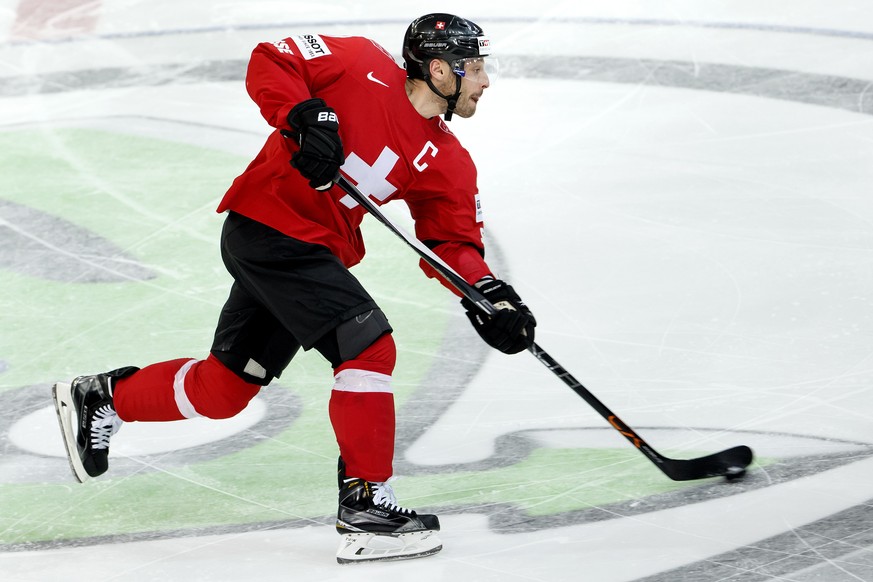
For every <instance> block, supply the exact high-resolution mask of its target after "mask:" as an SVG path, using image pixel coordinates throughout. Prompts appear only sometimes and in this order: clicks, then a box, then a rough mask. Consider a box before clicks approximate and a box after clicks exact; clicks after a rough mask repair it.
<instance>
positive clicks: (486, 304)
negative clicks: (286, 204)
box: [337, 175, 753, 481]
mask: <svg viewBox="0 0 873 582" xmlns="http://www.w3.org/2000/svg"><path fill="white" fill-rule="evenodd" d="M337 185H338V186H339V187H340V188H341V189H342V190H343V191H345V192H346V194H348V195H349V196H351V197H352V198H353V199H354V200H355V202H357V203H358V204H360V205H361V206H363V207H364V209H366V211H367V212H369V213H370V214H371V215H372V216H373V217H374V218H375V219H376V220H378V221H379V222H381V223H382V224H384V225H385V226H386V227H388V229H389V230H390V231H391V232H393V233H394V234H396V235H397V236H398V237H400V238H401V239H403V241H404V242H406V244H407V245H409V246H410V247H411V248H412V249H413V250H414V251H415V252H416V253H418V255H419V256H420V257H421V258H422V259H424V261H425V262H426V263H427V264H428V265H430V266H431V267H433V268H434V270H436V272H437V273H439V274H440V276H442V277H443V278H444V279H446V281H448V282H449V283H450V284H451V285H452V286H453V287H455V288H456V289H457V290H458V291H459V292H460V293H461V294H462V295H463V296H464V297H466V298H467V299H469V300H470V301H472V302H473V303H475V304H476V305H477V306H478V307H479V308H480V309H481V310H482V311H483V312H485V313H486V314H489V315H490V314H493V313H494V312H495V311H496V308H495V307H494V306H493V305H492V304H491V302H490V301H488V300H487V299H486V298H485V297H484V296H483V295H482V294H481V293H479V291H478V290H477V289H476V288H475V287H474V286H472V285H470V284H469V283H467V282H466V281H465V280H464V279H462V278H461V276H460V275H458V274H457V273H456V272H455V270H454V269H452V268H451V267H450V266H449V265H447V264H446V263H445V262H444V261H443V260H442V259H440V258H439V257H438V256H437V255H436V254H435V253H434V252H433V251H431V250H430V249H429V248H428V247H426V246H425V245H424V244H423V243H422V242H421V241H419V240H418V239H417V238H415V237H414V236H412V235H410V234H408V233H406V232H405V231H404V230H402V229H401V228H399V227H398V226H397V225H395V224H394V223H393V222H392V221H391V220H390V219H389V218H388V217H386V216H385V215H384V214H382V211H381V210H379V207H378V206H377V205H376V204H375V203H374V202H373V201H372V200H370V199H369V197H367V196H365V195H364V194H363V193H361V191H360V190H358V188H357V187H356V186H355V185H353V184H352V183H351V182H349V181H348V180H347V179H346V178H345V176H342V175H340V178H339V180H338V181H337ZM529 350H530V352H531V353H532V354H533V355H534V356H535V357H536V359H537V360H539V361H540V362H541V363H542V364H543V365H544V366H545V367H546V368H548V369H549V370H550V371H551V372H552V373H553V374H555V375H556V376H557V377H558V378H560V379H561V380H563V382H564V383H565V384H566V385H567V386H569V387H570V389H571V390H573V391H574V392H575V393H576V394H578V395H579V396H581V397H582V399H583V400H584V401H585V402H587V403H588V404H589V405H590V406H591V407H592V408H593V409H594V410H596V411H597V412H598V414H600V416H602V417H603V418H605V419H606V420H607V422H609V424H610V425H611V426H612V427H613V428H614V429H615V430H617V431H618V432H619V434H621V435H622V436H624V437H625V438H626V439H627V440H628V441H629V442H630V443H631V444H633V445H634V446H635V447H636V448H637V449H638V450H639V451H640V452H641V453H642V454H643V455H645V456H646V457H647V458H648V459H649V460H650V461H652V462H653V463H654V464H655V465H656V466H657V467H658V468H659V469H660V470H661V471H662V472H663V473H664V474H665V475H667V477H669V478H670V479H673V480H674V481H691V480H694V479H705V478H707V477H722V476H723V477H726V478H727V479H728V480H734V479H739V478H740V477H742V476H743V475H745V473H746V467H748V466H749V465H750V464H751V462H752V459H753V454H752V449H750V448H749V447H747V446H745V445H740V446H737V447H733V448H730V449H725V450H724V451H721V452H718V453H714V454H712V455H707V456H705V457H698V458H695V459H670V458H668V457H665V456H664V455H662V454H660V453H659V452H658V451H656V450H655V449H653V448H652V447H651V446H650V445H649V444H648V443H647V442H646V441H645V440H643V438H642V437H641V436H639V435H638V434H637V433H636V431H634V430H633V429H632V428H631V427H629V426H628V425H627V424H625V422H624V421H623V420H621V419H620V418H619V417H618V416H617V415H616V414H615V413H614V412H612V411H611V410H610V409H609V408H608V407H607V406H606V405H605V404H603V403H602V402H601V401H600V400H598V398H597V397H596V396H594V394H592V393H591V392H589V391H588V389H587V388H585V386H583V385H582V383H581V382H579V381H578V380H577V379H576V378H574V377H573V376H572V374H570V372H568V371H567V370H566V369H565V368H564V367H563V366H561V364H559V363H558V362H557V361H555V359H554V358H553V357H552V356H550V355H549V354H548V353H547V352H546V351H545V350H544V349H542V348H541V347H540V346H539V345H537V344H536V342H534V344H533V345H532V346H531V347H530V348H529Z"/></svg>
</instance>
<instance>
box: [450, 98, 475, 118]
mask: <svg viewBox="0 0 873 582" xmlns="http://www.w3.org/2000/svg"><path fill="white" fill-rule="evenodd" d="M475 114H476V102H475V101H469V102H468V103H465V104H464V106H463V107H458V108H457V109H455V115H457V116H458V117H463V118H465V119H467V118H469V117H473V115H475Z"/></svg>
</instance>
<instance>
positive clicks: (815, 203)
mask: <svg viewBox="0 0 873 582" xmlns="http://www.w3.org/2000/svg"><path fill="white" fill-rule="evenodd" d="M431 10H441V11H442V10H446V11H454V12H457V13H460V14H462V15H465V16H468V17H470V18H472V19H474V20H476V21H477V22H479V23H480V24H482V25H483V26H485V27H486V28H487V29H488V31H489V32H490V34H491V36H492V38H493V39H494V43H495V46H496V48H497V52H498V54H499V55H500V58H501V68H502V75H501V78H500V79H499V81H498V82H497V83H495V84H494V86H493V87H491V88H490V89H489V90H488V91H486V93H485V96H484V97H483V99H482V101H481V103H480V106H479V112H478V113H477V115H476V117H475V118H473V119H471V120H455V121H454V122H452V129H453V130H454V131H455V132H456V133H457V134H458V136H459V137H460V138H461V140H462V141H463V142H464V144H465V146H466V147H467V148H468V149H469V150H470V151H471V153H472V154H473V157H474V159H475V160H476V162H477V166H478V169H479V179H480V182H479V186H480V190H481V191H482V194H483V200H484V204H485V206H484V208H485V213H486V214H485V219H486V224H487V229H488V230H487V235H486V236H487V240H488V244H489V256H488V258H489V262H492V263H493V265H495V266H496V267H497V269H498V270H499V271H500V273H501V274H502V275H504V276H505V277H506V278H507V279H509V280H511V281H512V283H513V285H514V286H515V287H516V289H517V290H518V291H519V292H520V294H521V295H522V296H523V297H524V298H525V300H526V301H527V302H528V304H530V305H531V307H532V308H533V310H534V312H535V313H536V316H537V319H538V322H539V325H538V328H537V329H538V331H537V340H538V342H539V343H540V344H541V345H542V346H543V347H545V348H546V349H547V350H549V352H550V353H551V354H552V355H553V356H554V357H555V358H556V359H557V360H558V361H559V362H561V363H562V364H563V365H564V366H565V367H567V369H569V370H570V371H571V372H572V373H573V374H574V375H575V376H577V377H578V378H579V379H580V380H581V381H582V382H583V383H584V384H585V385H586V387H588V388H589V389H590V390H591V391H592V392H594V393H595V394H596V395H597V396H598V397H599V398H601V399H602V400H603V401H604V402H605V403H606V404H607V405H608V406H610V407H611V408H613V409H614V410H615V411H616V412H617V413H618V414H620V415H621V417H622V418H623V419H624V420H625V421H626V422H627V423H629V424H630V425H631V426H633V427H634V428H636V429H637V430H638V431H639V432H640V433H641V434H643V435H644V436H645V438H646V439H647V440H648V441H649V442H650V444H652V445H653V446H654V447H656V448H657V449H658V450H659V451H661V452H663V453H664V454H667V455H669V456H673V457H676V458H689V457H693V456H698V455H702V454H707V453H709V452H714V451H716V450H720V449H724V448H727V447H730V446H734V445H737V444H748V445H750V446H752V447H753V448H754V449H755V451H756V453H757V455H758V459H759V464H756V465H755V466H754V467H753V469H752V471H751V472H750V474H749V476H748V478H747V479H746V480H745V481H744V482H741V483H734V484H725V483H722V482H720V481H707V482H702V483H692V484H684V485H677V484H674V483H672V482H669V481H668V480H666V478H665V477H664V476H663V475H661V473H660V472H659V471H657V469H656V468H655V467H653V466H651V464H650V463H648V461H646V460H645V459H644V458H643V457H642V456H641V455H639V454H638V452H637V451H634V450H633V449H632V448H631V447H629V445H628V443H627V442H626V441H625V440H624V439H623V438H622V437H621V436H620V435H618V434H617V433H615V432H614V431H612V430H611V429H609V427H608V426H607V425H606V424H605V422H604V421H603V419H602V418H601V417H600V416H598V415H597V414H596V413H594V412H593V411H592V410H591V409H590V408H589V407H588V406H587V405H586V404H585V403H584V402H583V401H581V400H580V399H579V398H578V396H576V395H575V394H573V393H572V392H571V391H570V390H568V389H567V388H566V387H565V386H564V385H563V384H562V383H561V382H560V381H559V380H558V379H557V378H555V377H554V376H553V375H552V374H551V373H550V372H549V371H548V370H546V369H544V368H543V367H542V365H540V364H539V363H538V362H537V361H536V360H535V359H534V358H532V357H530V356H529V355H527V354H520V355H518V356H515V357H511V358H509V357H503V356H501V355H499V354H496V353H488V352H487V351H485V350H484V349H483V348H482V346H481V344H480V343H479V342H478V340H477V338H476V337H475V336H474V335H473V334H472V332H471V331H470V330H469V329H468V326H467V323H466V320H465V318H463V316H462V315H461V314H460V310H459V309H458V307H457V304H456V301H455V300H454V298H452V297H450V296H448V294H446V293H445V292H444V291H443V290H442V289H441V288H440V287H439V286H436V285H433V284H432V283H429V282H427V281H423V278H422V277H420V275H419V274H418V273H417V268H416V264H415V263H416V259H415V257H413V256H412V255H411V254H409V253H408V252H407V251H406V250H405V249H403V248H401V247H402V245H400V243H399V242H398V241H396V240H394V239H393V238H391V236H390V235H388V234H387V233H385V232H383V230H382V229H381V228H380V227H379V225H377V224H367V225H365V227H366V228H365V236H366V237H367V240H368V249H369V252H370V254H369V255H368V259H367V261H365V264H364V265H362V266H361V277H362V279H365V280H366V282H367V284H368V287H370V288H371V290H372V291H373V294H374V296H375V297H376V298H377V300H378V301H379V302H380V304H382V305H383V307H385V308H386V310H387V311H388V312H389V315H390V316H391V319H392V323H393V324H394V326H395V328H396V329H395V331H396V335H397V338H398V345H399V348H400V365H399V367H398V373H397V383H396V389H397V393H398V404H399V419H398V441H399V442H398V455H397V463H396V467H397V472H398V473H399V474H400V476H401V477H402V478H401V479H400V480H399V481H398V483H397V484H396V487H395V488H396V490H397V491H398V494H399V496H400V501H401V502H402V503H404V504H407V505H409V506H411V507H417V508H426V509H430V510H434V511H436V512H438V513H440V516H441V520H442V523H443V532H442V536H441V537H442V539H443V542H444V546H445V549H444V550H443V551H442V552H441V553H440V554H438V555H437V556H434V557H430V558H427V559H423V560H419V561H411V562H408V563H391V564H370V565H365V566H354V567H340V566H338V565H337V564H336V563H335V559H334V553H335V550H336V546H337V544H338V539H337V535H336V533H335V532H334V530H333V528H332V527H331V513H332V512H333V511H334V509H335V505H334V504H335V500H334V498H333V495H334V493H333V492H334V490H333V486H334V485H333V478H334V477H333V464H334V463H335V454H336V452H335V445H333V444H332V441H331V439H332V435H331V433H330V428H329V425H328V422H327V417H326V399H327V391H328V390H329V385H330V370H329V369H328V366H327V364H326V363H325V362H324V361H323V360H320V359H319V358H318V357H317V356H314V355H312V354H306V355H304V356H301V357H300V358H298V359H296V360H295V362H294V363H293V364H292V367H291V368H289V370H288V373H287V374H286V375H283V377H282V379H281V382H278V383H276V385H274V386H271V387H270V388H269V389H267V390H265V391H264V392H263V393H262V397H263V398H259V399H258V400H256V401H255V403H254V404H253V406H252V407H251V408H250V409H249V410H248V411H247V412H246V413H244V414H243V415H241V416H240V417H238V418H236V419H233V420H231V421H227V422H225V423H215V424H213V423H209V422H208V421H205V420H204V421H202V422H201V423H200V424H198V423H190V424H186V423H176V424H173V425H142V426H140V425H129V426H126V427H124V428H123V429H122V432H121V433H119V435H118V440H117V441H115V440H114V441H113V443H114V445H113V446H114V448H113V470H114V473H113V470H110V475H108V476H107V477H105V478H103V479H101V480H96V481H94V482H91V483H87V484H85V485H81V486H79V485H77V484H76V483H74V481H73V480H72V477H71V476H70V474H69V469H68V467H67V466H66V461H65V460H64V459H62V458H60V457H59V455H60V454H61V453H60V452H59V451H60V448H59V447H60V440H59V435H58V434H57V428H56V426H55V425H54V424H53V423H54V418H53V417H52V411H51V408H50V402H49V400H48V394H49V387H50V385H51V383H52V382H54V381H57V380H62V379H66V380H69V379H70V378H71V377H72V376H74V375H76V374H79V373H85V372H90V371H96V370H100V369H110V368H114V367H118V366H120V365H127V364H129V363H135V364H137V365H143V364H146V363H149V362H151V361H158V360H159V359H166V358H169V357H182V356H185V357H200V356H202V355H203V354H204V352H205V350H206V349H207V348H208V346H209V344H210V341H211V333H212V326H213V325H214V321H215V317H216V315H217V312H218V309H219V307H220V305H221V304H222V302H223V300H224V297H225V296H226V293H227V289H228V286H229V278H228V277H227V275H226V274H225V273H224V272H223V269H222V267H221V264H220V260H219V259H218V257H217V255H218V253H217V234H218V231H219V229H220V224H221V219H220V217H218V216H216V215H214V213H213V212H212V210H213V209H214V207H215V205H216V202H217V200H218V198H219V197H220V196H221V194H222V193H223V192H224V190H225V189H226V187H227V186H228V184H229V183H230V180H232V179H233V177H234V176H235V175H236V174H238V173H239V172H240V171H241V170H242V169H243V168H244V167H245V164H246V163H247V162H248V160H249V159H250V158H251V156H252V155H254V153H256V152H257V150H258V148H259V147H260V144H261V142H262V140H263V137H264V136H265V135H266V132H267V129H268V128H267V127H266V125H265V123H264V122H263V120H262V119H261V118H260V116H259V113H258V111H257V108H256V107H255V106H254V104H253V103H252V102H251V101H250V99H249V98H248V96H247V95H246V93H245V87H244V84H243V77H242V76H243V73H244V70H245V63H246V60H247V58H248V55H249V53H250V51H251V49H252V48H253V46H254V45H255V44H256V43H257V42H260V41H264V40H276V39H279V38H283V37H285V36H288V35H289V34H291V32H301V31H302V32H310V31H314V32H324V33H329V34H363V35H366V36H370V37H372V38H374V39H376V40H377V41H379V42H380V43H382V44H383V45H384V46H386V47H388V48H389V49H390V50H392V51H395V52H397V51H398V50H399V39H400V36H401V35H402V32H403V30H404V27H405V23H406V22H408V21H409V20H410V19H411V18H413V17H415V16H418V15H420V14H422V13H425V12H428V11H431ZM871 49H873V7H871V6H870V5H869V2H866V1H864V0H844V1H842V2H838V3H836V4H834V3H833V2H830V3H826V2H823V1H821V0H802V1H795V2H788V1H787V0H778V1H775V2H768V3H761V2H753V1H751V0H743V1H737V2H716V3H713V2H705V3H701V2H697V1H691V0H669V1H668V0H661V1H658V2H650V3H640V2H633V1H630V0H627V1H625V0H617V1H610V2H605V1H601V0H595V1H591V2H547V3H526V2H517V1H513V0H509V1H503V2H480V3H476V4H474V5H471V4H469V3H461V2H455V1H449V2H443V3H425V4H414V3H413V4H410V3H401V2H392V1H386V0H382V1H378V2H367V3H352V2H347V1H339V0H334V1H330V2H318V3H280V2H260V1H259V2H223V3H209V4H208V6H207V5H206V4H205V3H202V2H192V1H190V0H175V1H173V2H165V1H150V2H145V1H142V0H124V1H120V0H104V1H102V2H84V1H77V0H66V1H63V2H62V1H54V2H36V1H35V0H20V1H12V0H6V1H3V2H0V79H2V82H0V241H2V250H0V286H2V288H3V293H2V294H0V307H2V311H0V313H2V315H0V329H2V333H0V450H2V453H3V454H2V457H0V532H2V535H0V579H2V580H4V582H5V581H7V580H9V581H16V582H18V581H22V582H23V581H28V582H30V581H45V580H56V579H65V580H71V581H76V580H125V581H137V580H143V581H145V580H155V579H162V580H210V581H213V580H264V581H270V580H287V579H295V580H340V579H346V578H347V577H348V576H354V577H355V578H356V579H360V580H384V579H389V578H390V579H398V580H406V579H410V580H411V579H416V580H424V581H429V580H434V581H436V580H450V579H454V580H473V581H479V580H482V581H488V580H519V581H522V580H523V581H532V580H536V581H557V580H583V579H584V580H593V581H597V582H610V581H615V582H619V581H643V580H645V581H648V582H666V581H668V580H669V581H675V580H683V581H684V580H688V581H693V582H698V581H699V582H709V581H716V580H743V581H758V580H795V581H804V582H805V581H813V580H815V581H825V582H842V581H844V580H845V581H850V580H873V560H871V551H870V548H871V547H873V535H871V531H873V530H871V529H870V526H869V523H870V518H871V512H870V510H869V505H870V500H871V499H873V486H871V485H870V483H871V481H873V479H871V477H873V460H871V458H870V456H871V454H870V453H871V442H873V441H871V437H870V434H871V428H873V413H871V410H873V406H871V405H873V396H871V390H870V384H871V380H873V361H871V354H873V292H871V289H873V226H871V225H873V197H871V196H870V192H871V187H870V185H871V184H873V164H871V160H873V118H871V113H873V90H871V86H873V50H871ZM398 206H400V205H398ZM386 212H389V213H390V214H391V215H392V216H397V217H400V216H401V215H402V212H403V209H402V207H401V208H399V209H398V208H396V207H393V205H388V206H387V207H386ZM401 219H402V218H401ZM115 443H117V446H116V445H115Z"/></svg>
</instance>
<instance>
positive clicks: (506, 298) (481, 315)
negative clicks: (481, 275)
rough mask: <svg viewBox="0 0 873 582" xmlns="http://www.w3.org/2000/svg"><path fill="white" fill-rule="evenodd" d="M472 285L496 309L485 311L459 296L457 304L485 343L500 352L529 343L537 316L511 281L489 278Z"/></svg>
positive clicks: (521, 347)
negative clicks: (490, 312) (461, 307)
mask: <svg viewBox="0 0 873 582" xmlns="http://www.w3.org/2000/svg"><path fill="white" fill-rule="evenodd" d="M476 287H477V288H478V289H479V292H480V293H481V294H482V295H484V296H485V298H486V299H487V300H488V301H490V302H491V304H492V305H494V307H496V308H497V313H495V314H494V315H487V314H486V313H485V312H484V311H482V310H481V309H480V308H479V307H477V306H476V304H475V303H473V302H472V301H470V300H469V299H467V298H464V299H462V300H461V305H463V306H464V308H465V309H466V310H467V318H468V319H469V320H470V323H472V324H473V328H474V329H475V330H476V331H477V332H478V333H479V336H480V337H481V338H482V339H483V340H485V343H487V344H488V345H489V346H491V347H492V348H496V349H498V350H500V351H501V352H503V353H504V354H517V353H518V352H520V351H522V350H525V349H527V348H529V347H530V346H532V345H533V342H534V328H535V327H536V325H537V320H536V319H535V318H534V316H533V313H531V311H530V309H528V307H527V305H525V304H524V301H522V300H521V297H519V296H518V293H516V292H515V290H514V289H513V288H512V285H509V284H507V283H505V282H504V281H501V280H500V279H490V278H489V279H483V280H481V281H479V282H478V283H476Z"/></svg>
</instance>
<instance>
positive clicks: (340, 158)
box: [288, 99, 346, 190]
mask: <svg viewBox="0 0 873 582" xmlns="http://www.w3.org/2000/svg"><path fill="white" fill-rule="evenodd" d="M288 125H290V126H291V129H293V130H294V135H293V137H295V138H296V139H297V143H299V144H300V150H299V151H296V152H294V154H293V155H292V156H291V165H292V166H294V167H295V168H297V171H298V172H300V174H301V175H302V176H303V177H304V178H306V179H307V180H309V185H310V186H312V187H313V188H315V189H316V190H327V189H328V188H330V187H331V186H333V183H334V182H336V181H337V180H338V179H339V169H340V166H342V165H343V163H345V161H346V157H345V154H343V142H342V140H341V139H340V136H339V120H338V119H337V116H336V112H335V111H334V110H333V109H331V108H330V107H328V106H327V104H326V103H325V102H324V100H322V99H307V100H306V101H301V102H300V103H298V104H297V105H295V106H294V108H293V109H292V110H291V112H290V113H288Z"/></svg>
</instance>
